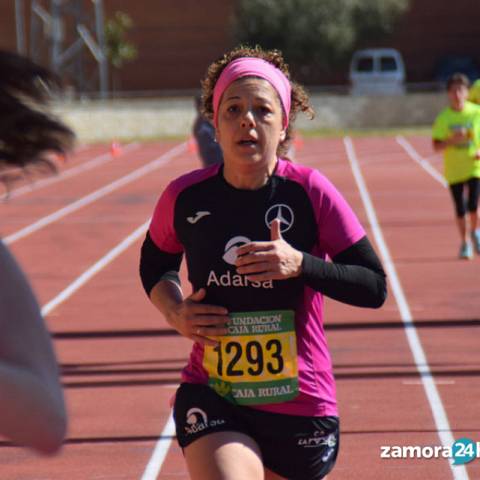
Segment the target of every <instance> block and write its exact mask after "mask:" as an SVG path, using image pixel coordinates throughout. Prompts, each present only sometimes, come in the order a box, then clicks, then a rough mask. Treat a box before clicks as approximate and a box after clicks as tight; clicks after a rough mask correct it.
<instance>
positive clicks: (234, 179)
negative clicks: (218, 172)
mask: <svg viewBox="0 0 480 480" xmlns="http://www.w3.org/2000/svg"><path fill="white" fill-rule="evenodd" d="M276 165H277V159H276V158H275V160H274V161H272V162H269V163H268V164H262V165H255V164H253V165H247V166H242V167H240V168H239V167H238V165H235V166H233V165H231V164H229V163H228V162H226V163H225V164H224V166H223V176H224V178H225V180H226V182H227V183H229V184H230V185H232V187H235V188H239V189H242V190H257V189H259V188H261V187H263V186H264V185H266V184H267V182H268V180H269V178H270V177H271V176H272V174H273V172H274V171H275V167H276Z"/></svg>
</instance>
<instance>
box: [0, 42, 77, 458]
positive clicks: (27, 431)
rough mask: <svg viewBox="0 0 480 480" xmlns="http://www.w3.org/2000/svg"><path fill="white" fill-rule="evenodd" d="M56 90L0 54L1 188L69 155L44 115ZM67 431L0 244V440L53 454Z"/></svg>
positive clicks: (42, 332)
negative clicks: (51, 91)
mask: <svg viewBox="0 0 480 480" xmlns="http://www.w3.org/2000/svg"><path fill="white" fill-rule="evenodd" d="M55 86H58V83H57V81H56V79H55V78H54V77H53V76H52V75H51V74H50V73H49V72H47V71H46V70H44V69H43V68H41V67H39V66H37V65H35V64H33V63H32V62H30V61H29V60H28V59H26V58H23V57H20V56H18V55H16V54H13V53H8V52H2V51H0V183H2V180H3V182H4V184H5V182H8V181H9V180H11V179H12V178H18V176H19V175H21V174H22V172H28V173H29V175H32V174H33V173H34V172H35V171H45V169H46V170H48V171H52V170H54V169H55V166H54V165H53V164H52V162H51V161H50V160H49V159H48V155H49V154H50V153H51V152H57V153H58V154H62V155H63V154H64V153H65V152H66V151H67V150H68V149H69V148H70V147H71V145H72V143H73V133H72V132H71V131H70V130H69V129H68V128H67V127H66V126H64V125H63V124H62V123H60V122H59V121H58V120H56V119H55V118H53V117H52V116H51V115H49V114H48V113H46V112H45V110H44V108H45V103H46V101H47V99H48V96H49V90H48V88H49V87H50V88H51V87H55ZM40 108H42V109H43V110H40ZM2 172H3V175H1V174H2ZM7 187H8V185H6V188H7ZM7 201H8V200H7ZM66 425H67V415H66V410H65V403H64V398H63V393H62V390H61V386H60V382H59V374H58V367H57V362H56V359H55V354H54V350H53V346H52V341H51V338H50V334H49V332H48V331H47V329H46V326H45V323H44V321H43V319H42V316H41V314H40V309H39V306H38V303H37V301H36V299H35V295H34V293H33V292H32V289H31V287H30V285H29V283H28V280H27V279H26V277H25V275H24V274H23V272H22V270H21V268H20V266H19V265H18V263H17V262H16V261H15V259H14V257H13V256H12V254H11V253H10V252H9V251H8V249H7V247H6V246H5V245H4V244H3V243H2V241H1V240H0V435H2V436H4V437H6V438H8V439H9V440H11V441H13V442H14V443H17V444H20V445H24V446H27V447H31V448H33V449H35V450H37V451H38V452H41V453H46V454H51V453H54V452H56V451H57V450H58V449H59V448H60V447H61V445H62V442H63V439H64V436H65V432H66Z"/></svg>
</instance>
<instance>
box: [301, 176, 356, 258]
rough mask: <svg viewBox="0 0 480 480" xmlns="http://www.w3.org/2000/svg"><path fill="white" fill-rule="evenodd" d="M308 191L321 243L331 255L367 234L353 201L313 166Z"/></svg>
mask: <svg viewBox="0 0 480 480" xmlns="http://www.w3.org/2000/svg"><path fill="white" fill-rule="evenodd" d="M308 194H309V196H310V199H311V201H312V205H313V209H314V211H315V217H316V219H317V225H318V238H319V244H320V246H321V248H322V249H323V250H324V251H325V252H326V253H328V255H329V257H334V256H335V255H337V254H338V253H340V252H341V251H343V250H345V249H346V248H348V247H350V246H351V245H353V244H354V243H355V242H357V241H358V240H360V239H361V238H362V237H364V236H365V230H364V229H363V227H362V225H361V224H360V222H359V220H358V218H357V216H356V215H355V213H354V212H353V210H352V208H351V207H350V205H349V204H348V203H347V201H346V200H345V199H344V198H343V196H342V195H341V194H340V192H339V191H338V190H337V189H336V188H335V187H334V186H333V184H332V183H331V182H330V181H329V180H328V179H327V178H326V177H324V176H323V175H322V174H321V173H320V172H318V171H317V170H312V171H311V174H310V176H309V189H308Z"/></svg>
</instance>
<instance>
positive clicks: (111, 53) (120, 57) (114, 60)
mask: <svg viewBox="0 0 480 480" xmlns="http://www.w3.org/2000/svg"><path fill="white" fill-rule="evenodd" d="M132 27H133V21H132V19H131V18H130V16H129V15H128V14H126V13H124V12H115V15H114V16H113V18H110V19H108V20H107V21H106V22H105V30H104V34H105V48H106V54H107V58H108V61H109V63H110V64H111V65H112V67H113V69H114V71H113V74H112V79H113V90H114V91H115V90H116V89H117V88H118V83H119V80H118V76H119V70H120V69H121V68H122V67H123V66H124V65H125V63H126V62H131V61H133V60H135V59H136V58H137V55H138V51H137V48H136V47H135V45H134V44H133V43H131V42H130V41H128V40H127V33H128V31H129V30H131V29H132Z"/></svg>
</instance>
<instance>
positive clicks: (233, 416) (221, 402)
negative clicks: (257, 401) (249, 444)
mask: <svg viewBox="0 0 480 480" xmlns="http://www.w3.org/2000/svg"><path fill="white" fill-rule="evenodd" d="M174 416H175V424H176V430H177V439H178V443H179V444H180V446H181V447H182V448H185V447H186V446H188V445H189V444H190V443H192V442H194V441H195V440H197V439H198V438H201V437H203V436H204V435H208V434H210V433H214V432H223V431H236V432H242V433H244V434H246V435H248V436H250V437H251V438H253V439H254V440H255V441H256V442H257V444H258V446H259V447H260V451H261V453H262V458H263V464H264V466H265V467H267V468H269V469H270V470H272V471H273V472H275V473H276V474H277V475H280V476H282V477H285V478H288V479H289V480H319V479H321V478H323V477H325V475H327V473H328V472H329V471H330V470H331V469H332V468H333V466H334V464H335V461H336V459H337V454H338V447H339V420H338V418H337V417H302V416H296V415H284V414H279V413H271V412H264V411H261V410H256V409H254V408H250V407H243V406H238V405H233V404H232V403H230V402H228V401H227V400H225V399H224V398H222V397H221V396H220V395H218V394H217V393H216V392H215V391H214V390H213V389H211V388H210V387H209V386H207V385H202V384H192V383H183V384H182V385H180V387H179V389H178V391H177V394H176V398H175V405H174Z"/></svg>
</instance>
